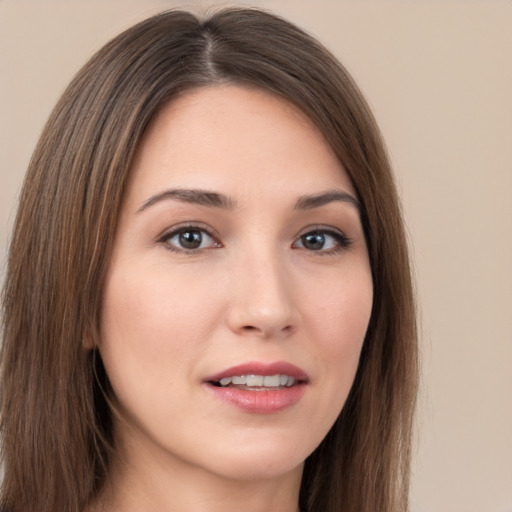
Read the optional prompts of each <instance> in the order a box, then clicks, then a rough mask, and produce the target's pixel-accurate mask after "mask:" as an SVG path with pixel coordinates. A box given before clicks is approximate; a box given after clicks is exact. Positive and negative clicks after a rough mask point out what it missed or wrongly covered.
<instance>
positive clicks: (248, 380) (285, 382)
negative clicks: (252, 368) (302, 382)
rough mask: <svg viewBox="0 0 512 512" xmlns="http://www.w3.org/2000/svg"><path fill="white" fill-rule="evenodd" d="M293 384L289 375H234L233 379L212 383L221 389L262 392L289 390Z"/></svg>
mask: <svg viewBox="0 0 512 512" xmlns="http://www.w3.org/2000/svg"><path fill="white" fill-rule="evenodd" d="M295 382H296V379H295V377H292V376H290V375H279V374H277V375H234V376H233V377H224V378H222V379H220V380H219V381H218V383H217V382H213V384H214V385H219V386H221V387H231V388H234V387H236V388H238V389H248V390H254V391H262V390H265V389H279V388H289V387H291V386H293V385H294V384H295Z"/></svg>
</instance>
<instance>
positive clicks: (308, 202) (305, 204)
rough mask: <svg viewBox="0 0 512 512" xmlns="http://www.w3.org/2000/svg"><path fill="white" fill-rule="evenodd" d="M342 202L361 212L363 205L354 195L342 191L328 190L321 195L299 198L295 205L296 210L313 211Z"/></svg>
mask: <svg viewBox="0 0 512 512" xmlns="http://www.w3.org/2000/svg"><path fill="white" fill-rule="evenodd" d="M335 201H341V202H343V203H349V204H351V205H353V206H354V207H355V208H356V209H357V211H358V212H361V204H360V203H359V201H358V200H357V199H356V198H355V197H354V196H352V195H350V194H349V193H347V192H343V191H342V190H328V191H326V192H322V193H320V194H314V195H305V196H301V197H299V199H298V200H297V202H296V203H295V208H294V209H295V210H312V209H313V208H320V207H321V206H324V205H326V204H329V203H333V202H335Z"/></svg>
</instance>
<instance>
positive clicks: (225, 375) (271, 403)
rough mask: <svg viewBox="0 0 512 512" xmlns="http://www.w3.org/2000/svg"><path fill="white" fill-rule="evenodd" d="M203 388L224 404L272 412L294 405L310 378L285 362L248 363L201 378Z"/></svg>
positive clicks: (253, 410) (255, 410) (265, 412)
mask: <svg viewBox="0 0 512 512" xmlns="http://www.w3.org/2000/svg"><path fill="white" fill-rule="evenodd" d="M204 384H205V385H206V389H208V391H209V392H210V393H212V394H213V395H214V396H215V397H216V398H218V399H220V400H221V401H222V402H223V403H225V404H228V405H229V406H231V407H234V408H235V409H238V410H240V411H243V412H249V413H253V414H273V413H278V412H280V411H283V410H285V409H288V408H290V407H292V406H293V405H295V404H297V403H298V402H299V401H300V400H301V398H302V397H303V396H304V393H305V392H306V389H307V387H308V384H309V377H308V376H307V374H306V373H305V372H304V371H303V370H301V369H300V368H298V367H296V366H294V365H292V364H289V363H286V362H276V363H270V364H267V363H260V362H250V363H245V364H242V365H238V366H234V367H232V368H228V369H226V370H224V371H222V372H220V373H218V374H216V375H212V376H210V377H208V378H206V379H205V380H204Z"/></svg>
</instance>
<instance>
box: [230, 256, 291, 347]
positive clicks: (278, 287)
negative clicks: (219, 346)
mask: <svg viewBox="0 0 512 512" xmlns="http://www.w3.org/2000/svg"><path fill="white" fill-rule="evenodd" d="M232 270H233V271H232V274H231V276H232V288H231V290H232V293H231V302H230V308H229V312H228V324H229V327H230V329H231V330H232V331H233V332H235V333H237V334H239V335H244V336H255V337H259V338H285V337H287V336H289V335H290V334H291V333H292V332H294V331H295V330H296V329H297V327H298V326H299V323H300V314H299V311H298V308H297V307H296V301H295V297H294V294H293V288H294V287H293V279H292V278H291V276H290V275H289V272H286V269H285V265H283V264H282V263H281V262H280V261H279V259H278V257H276V256H271V255H268V256H266V257H261V258H258V257H255V256H253V257H251V258H249V259H246V260H245V262H244V263H242V264H240V265H237V268H236V269H232Z"/></svg>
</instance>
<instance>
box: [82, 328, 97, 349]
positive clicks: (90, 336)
mask: <svg viewBox="0 0 512 512" xmlns="http://www.w3.org/2000/svg"><path fill="white" fill-rule="evenodd" d="M97 339H98V336H95V332H94V330H93V329H91V327H90V326H89V327H87V328H86V329H85V333H84V337H83V338H82V347H83V348H84V349H85V350H94V349H95V348H96V347H97V346H98V344H97V343H96V340H97Z"/></svg>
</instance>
